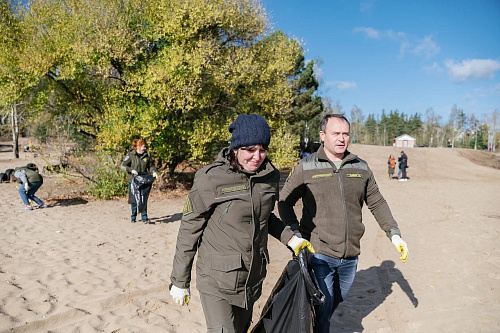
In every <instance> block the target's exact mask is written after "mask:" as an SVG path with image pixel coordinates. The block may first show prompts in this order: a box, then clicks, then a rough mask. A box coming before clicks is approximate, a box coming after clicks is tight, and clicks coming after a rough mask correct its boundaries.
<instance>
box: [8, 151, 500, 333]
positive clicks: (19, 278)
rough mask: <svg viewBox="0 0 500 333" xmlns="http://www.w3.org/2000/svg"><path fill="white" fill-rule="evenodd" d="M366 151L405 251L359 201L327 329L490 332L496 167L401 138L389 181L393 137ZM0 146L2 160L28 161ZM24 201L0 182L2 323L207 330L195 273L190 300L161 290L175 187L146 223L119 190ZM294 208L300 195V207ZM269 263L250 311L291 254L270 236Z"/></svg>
mask: <svg viewBox="0 0 500 333" xmlns="http://www.w3.org/2000/svg"><path fill="white" fill-rule="evenodd" d="M350 150H351V151H352V152H353V153H355V154H359V155H360V157H362V158H363V159H365V160H366V161H368V163H369V165H370V167H371V169H372V170H373V172H374V173H375V176H376V179H377V182H378V184H379V187H380V189H381V191H382V194H383V195H384V197H385V198H386V200H387V201H388V202H389V205H390V207H391V209H392V212H393V215H394V216H395V218H396V220H397V221H398V223H399V225H400V228H401V231H402V235H403V239H404V240H405V241H406V242H407V243H408V246H409V250H410V254H409V259H408V261H407V262H406V263H401V261H400V260H399V256H398V253H397V252H396V250H395V248H394V246H393V245H392V243H391V242H390V240H389V239H388V238H387V237H386V236H385V233H384V232H382V231H381V230H380V228H379V227H378V224H377V223H376V221H375V220H374V218H373V216H372V215H371V214H370V212H369V211H368V209H366V208H365V209H364V212H363V213H364V223H365V225H366V233H365V236H364V238H363V239H362V244H361V252H362V253H361V256H360V262H359V266H358V273H357V276H356V279H355V282H354V284H353V287H352V289H351V292H350V294H349V297H348V299H347V300H346V301H345V302H344V303H342V304H341V306H340V307H339V309H338V310H337V311H336V316H335V321H334V323H333V325H332V326H333V327H334V328H333V330H332V332H336V333H341V332H342V333H343V332H345V333H347V332H379V333H386V332H401V333H406V332H500V316H499V314H500V259H499V258H500V241H499V235H500V169H495V168H492V167H487V166H481V165H478V164H475V163H473V162H471V161H470V160H469V159H468V158H465V157H464V156H463V154H464V153H463V152H464V151H463V150H460V149H446V148H413V149H412V148H406V149H405V151H406V153H407V155H408V158H409V166H410V167H409V169H408V175H409V177H410V180H409V181H408V182H399V181H397V180H389V178H388V175H387V159H388V157H389V154H394V155H395V156H399V152H400V151H401V149H400V148H393V147H378V146H363V145H352V146H351V147H350ZM21 155H22V156H21V158H20V159H16V160H14V159H12V153H11V152H5V150H4V151H3V152H0V172H4V170H6V169H8V168H14V167H16V166H20V165H25V164H26V163H29V162H37V160H34V157H32V156H26V155H24V154H21ZM45 181H46V185H44V186H42V188H41V189H40V190H39V192H38V193H37V196H39V197H40V198H41V199H42V200H45V201H46V202H47V203H48V204H49V207H48V208H46V209H37V210H33V211H24V210H23V204H22V201H21V199H20V198H19V195H18V193H17V188H18V185H17V184H15V183H2V184H0V332H23V333H28V332H29V333H31V332H54V333H67V332H113V333H126V332H152V333H154V332H175V333H184V332H189V333H191V332H205V331H206V327H205V319H204V316H203V311H202V308H201V303H200V300H199V295H198V292H197V290H196V287H195V286H196V278H195V276H196V275H195V272H194V271H193V286H192V288H191V293H192V298H191V302H190V303H189V306H184V307H180V306H176V305H174V304H173V301H172V300H171V298H170V296H169V295H168V285H169V283H170V280H169V276H170V271H171V267H172V256H173V254H174V251H175V242H176V236H177V230H178V228H179V225H180V220H181V216H182V209H183V205H184V199H185V196H181V197H176V198H172V199H164V198H161V197H153V198H151V200H150V202H149V204H148V207H149V208H148V211H149V217H150V218H151V220H152V221H153V222H155V223H154V224H143V223H135V224H132V223H130V206H129V205H128V204H127V200H126V199H125V198H123V199H120V200H110V201H93V200H86V199H81V198H80V199H75V200H73V199H53V197H54V196H55V195H54V194H55V193H56V192H57V188H58V187H64V186H69V187H71V186H72V185H71V184H64V183H58V178H57V176H54V175H47V176H46V177H45ZM298 208H300V207H298ZM269 250H270V255H271V264H270V267H269V269H268V271H269V273H268V276H267V278H266V281H265V286H264V293H263V296H262V298H261V299H260V300H259V302H258V303H257V304H256V306H255V307H254V320H255V321H256V320H257V319H258V317H259V315H260V311H261V309H262V306H263V304H264V303H265V301H266V299H267V296H268V295H269V293H270V292H271V289H272V287H273V286H274V283H275V282H276V280H277V279H278V277H279V275H280V274H281V271H282V269H283V268H284V266H285V265H286V262H287V261H288V260H289V259H291V252H290V251H289V250H288V249H287V248H285V247H284V246H283V245H282V244H281V243H279V242H277V241H276V240H272V241H270V249H269Z"/></svg>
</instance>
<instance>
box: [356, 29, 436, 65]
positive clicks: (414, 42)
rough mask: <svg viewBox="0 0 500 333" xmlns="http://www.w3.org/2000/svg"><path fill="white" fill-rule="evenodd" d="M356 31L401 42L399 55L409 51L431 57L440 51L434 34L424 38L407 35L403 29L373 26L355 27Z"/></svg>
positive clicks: (370, 36)
mask: <svg viewBox="0 0 500 333" xmlns="http://www.w3.org/2000/svg"><path fill="white" fill-rule="evenodd" d="M353 32H354V33H361V34H364V35H365V37H367V38H370V39H383V38H387V39H391V40H393V41H396V42H399V43H400V46H399V55H400V56H403V55H404V54H405V53H407V52H409V53H412V54H414V55H418V56H425V57H426V58H429V57H431V56H433V55H435V54H437V53H439V51H440V49H441V48H440V47H439V45H438V44H437V43H436V42H435V41H434V40H433V37H434V36H432V35H429V36H425V37H424V38H423V39H418V38H416V37H415V36H411V35H407V34H406V33H404V32H401V31H393V30H377V29H374V28H372V27H355V28H354V29H353Z"/></svg>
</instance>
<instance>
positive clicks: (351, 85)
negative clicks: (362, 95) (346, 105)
mask: <svg viewBox="0 0 500 333" xmlns="http://www.w3.org/2000/svg"><path fill="white" fill-rule="evenodd" d="M328 86H333V87H335V88H337V89H338V90H340V91H342V90H352V89H356V88H357V87H358V85H357V84H356V82H350V81H332V82H328Z"/></svg>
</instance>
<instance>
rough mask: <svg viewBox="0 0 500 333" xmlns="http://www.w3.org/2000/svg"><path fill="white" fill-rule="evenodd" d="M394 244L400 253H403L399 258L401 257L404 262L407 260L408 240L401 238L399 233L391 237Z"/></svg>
mask: <svg viewBox="0 0 500 333" xmlns="http://www.w3.org/2000/svg"><path fill="white" fill-rule="evenodd" d="M391 241H392V244H394V246H395V247H396V250H398V252H399V253H401V256H400V257H399V259H401V261H402V262H406V259H408V253H410V251H408V245H406V242H405V241H404V240H402V239H401V237H400V236H399V235H394V236H392V237H391Z"/></svg>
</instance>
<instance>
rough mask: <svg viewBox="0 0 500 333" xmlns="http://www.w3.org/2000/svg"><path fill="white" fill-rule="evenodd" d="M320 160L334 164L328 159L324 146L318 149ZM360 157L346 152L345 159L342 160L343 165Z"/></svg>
mask: <svg viewBox="0 0 500 333" xmlns="http://www.w3.org/2000/svg"><path fill="white" fill-rule="evenodd" d="M317 154H318V160H319V161H321V160H324V161H326V162H330V163H333V162H332V161H330V160H329V159H328V157H327V156H326V153H325V149H324V148H323V145H321V147H319V149H318V153H317ZM357 157H358V156H357V155H355V154H353V153H351V152H350V151H349V150H346V151H345V153H344V158H343V159H342V164H344V163H345V162H347V161H351V160H354V159H356V158H357Z"/></svg>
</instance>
